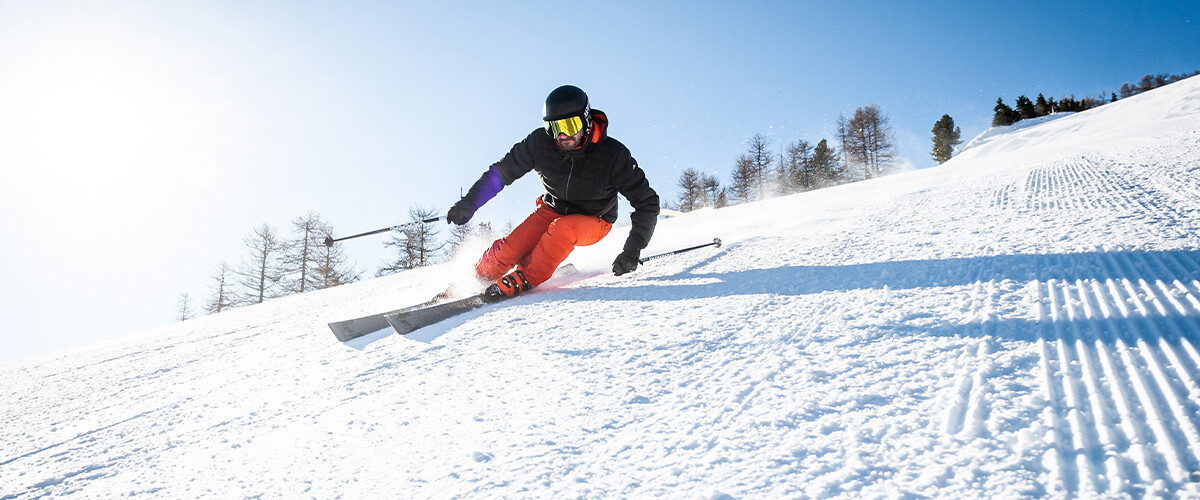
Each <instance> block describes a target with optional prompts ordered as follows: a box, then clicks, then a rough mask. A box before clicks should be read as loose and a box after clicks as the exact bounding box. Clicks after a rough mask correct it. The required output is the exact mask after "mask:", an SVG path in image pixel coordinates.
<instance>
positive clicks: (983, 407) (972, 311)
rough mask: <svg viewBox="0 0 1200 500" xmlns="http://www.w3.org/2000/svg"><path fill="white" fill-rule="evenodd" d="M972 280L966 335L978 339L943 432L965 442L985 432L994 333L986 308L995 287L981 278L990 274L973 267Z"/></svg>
mask: <svg viewBox="0 0 1200 500" xmlns="http://www.w3.org/2000/svg"><path fill="white" fill-rule="evenodd" d="M974 267H975V272H974V273H973V274H974V278H973V279H972V282H973V283H972V288H971V295H970V296H971V303H970V306H969V310H968V318H970V319H969V321H968V325H967V329H968V331H974V332H975V333H976V334H977V335H976V336H977V337H978V338H979V341H978V342H977V343H976V344H975V349H974V352H973V353H972V354H969V355H967V359H966V360H965V361H964V363H963V365H964V366H963V370H962V372H961V373H960V374H959V375H958V377H957V378H958V383H957V384H955V387H954V389H953V392H952V398H953V399H952V401H951V402H950V404H949V406H948V408H947V410H946V417H945V423H944V428H945V432H946V434H948V435H951V436H959V435H961V437H965V438H976V437H980V436H981V435H982V434H983V433H984V432H985V431H986V425H985V424H986V420H987V414H988V411H989V409H988V402H987V401H988V393H989V392H990V390H991V386H990V384H988V380H987V379H988V375H989V373H990V372H991V369H992V363H991V352H990V346H989V345H990V343H991V339H992V337H991V334H992V333H993V331H994V329H995V320H996V317H995V313H994V311H992V310H991V307H990V304H992V303H993V302H994V301H995V299H996V283H995V281H994V280H988V281H984V279H983V278H984V276H986V275H988V274H990V273H989V271H990V270H989V269H988V268H987V266H985V265H983V264H978V265H975V266H974Z"/></svg>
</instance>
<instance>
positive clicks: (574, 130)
mask: <svg viewBox="0 0 1200 500" xmlns="http://www.w3.org/2000/svg"><path fill="white" fill-rule="evenodd" d="M545 123H546V132H547V133H549V134H550V137H558V134H567V136H568V137H570V136H574V135H575V134H578V133H579V131H580V130H583V118H581V117H578V116H571V117H567V118H563V119H561V120H550V121H547V122H545Z"/></svg>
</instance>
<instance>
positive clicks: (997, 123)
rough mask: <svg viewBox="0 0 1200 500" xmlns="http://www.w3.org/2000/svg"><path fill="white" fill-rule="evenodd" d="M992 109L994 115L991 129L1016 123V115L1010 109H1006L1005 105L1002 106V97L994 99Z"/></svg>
mask: <svg viewBox="0 0 1200 500" xmlns="http://www.w3.org/2000/svg"><path fill="white" fill-rule="evenodd" d="M992 109H993V110H994V111H995V113H993V114H992V126H993V127H1003V126H1006V125H1012V124H1013V123H1016V121H1017V120H1016V118H1015V117H1016V115H1017V113H1016V112H1015V111H1013V109H1012V108H1010V107H1008V105H1007V104H1004V98H1003V97H999V98H996V107H994V108H992Z"/></svg>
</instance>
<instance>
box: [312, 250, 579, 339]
mask: <svg viewBox="0 0 1200 500" xmlns="http://www.w3.org/2000/svg"><path fill="white" fill-rule="evenodd" d="M578 273H579V271H578V270H577V269H576V268H575V266H574V265H571V264H566V265H563V266H562V267H559V268H558V269H557V270H556V271H555V272H554V277H555V278H560V277H564V276H570V275H574V274H578ZM536 290H538V289H537V288H534V289H533V290H532V291H536ZM527 293H529V292H527ZM439 297H440V295H439ZM439 297H434V299H433V300H429V301H426V302H423V303H421V304H417V305H415V306H410V307H405V308H403V309H397V310H395V311H388V312H385V313H382V314H372V315H370V316H363V317H361V318H355V319H351V320H345V321H337V322H333V323H329V329H330V330H333V336H334V337H337V339H338V340H339V341H341V342H346V341H349V340H353V339H356V338H359V337H362V336H363V335H367V334H370V333H374V332H377V331H379V330H382V329H384V328H387V327H389V326H390V327H392V329H393V330H395V331H396V333H399V334H401V335H404V334H406V333H410V332H413V331H416V330H418V329H421V328H424V327H426V326H429V325H432V324H435V323H439V322H441V321H444V320H446V319H449V318H451V317H454V316H457V315H459V314H462V313H464V312H467V311H470V310H472V309H475V308H478V307H481V306H484V305H487V304H488V303H489V302H485V301H484V299H483V294H482V293H481V294H476V295H471V296H469V297H466V298H462V299H458V300H451V301H449V302H443V301H441V300H439ZM503 300H504V299H502V300H500V301H499V302H503ZM491 303H496V302H491Z"/></svg>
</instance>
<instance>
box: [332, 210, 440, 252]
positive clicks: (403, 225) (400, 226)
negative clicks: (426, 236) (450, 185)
mask: <svg viewBox="0 0 1200 500" xmlns="http://www.w3.org/2000/svg"><path fill="white" fill-rule="evenodd" d="M439 220H442V217H441V216H438V217H433V218H431V219H425V220H419V221H414V222H406V223H404V224H400V225H398V226H392V227H385V228H383V229H376V230H374V231H367V232H365V233H362V234H356V235H354V236H346V237H344V238H338V239H336V240H335V239H333V237H332V236H326V237H325V246H327V247H331V246H333V244H334V243H337V242H339V241H344V240H349V239H352V238H358V237H360V236H370V235H372V234H379V233H386V232H388V231H395V230H397V229H404V228H406V227H409V226H415V225H417V224H428V223H430V222H437V221H439Z"/></svg>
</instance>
